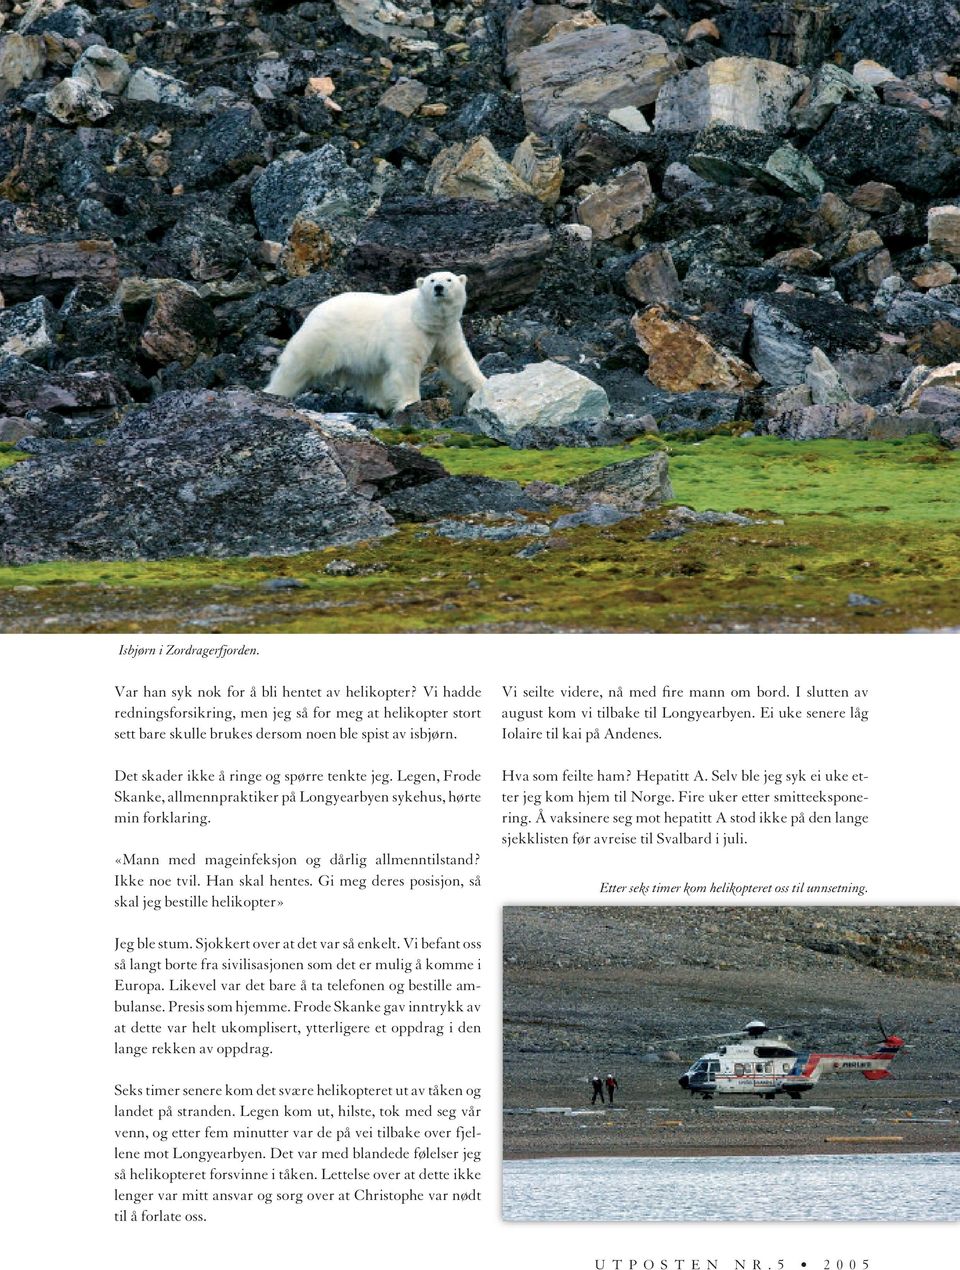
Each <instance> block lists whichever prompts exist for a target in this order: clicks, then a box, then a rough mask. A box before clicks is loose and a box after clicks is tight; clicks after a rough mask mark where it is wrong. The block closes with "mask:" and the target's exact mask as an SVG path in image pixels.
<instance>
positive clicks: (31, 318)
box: [0, 295, 59, 366]
mask: <svg viewBox="0 0 960 1270" xmlns="http://www.w3.org/2000/svg"><path fill="white" fill-rule="evenodd" d="M58 326H59V323H58V321H57V314H56V310H55V309H54V307H53V305H52V304H51V303H50V301H49V300H48V299H47V298H46V297H45V296H42V295H38V296H37V297H36V299H34V300H30V301H28V302H27V303H26V304H15V305H14V306H13V307H12V308H10V309H0V353H2V354H3V355H4V356H5V357H11V356H12V357H22V358H23V359H24V361H28V362H37V363H38V364H39V365H41V366H44V365H46V364H47V362H48V361H49V358H50V353H51V352H52V351H53V348H54V346H55V344H56V339H57V327H58Z"/></svg>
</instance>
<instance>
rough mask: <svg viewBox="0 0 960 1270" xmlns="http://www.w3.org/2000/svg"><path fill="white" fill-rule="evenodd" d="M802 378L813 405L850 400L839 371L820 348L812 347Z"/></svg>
mask: <svg viewBox="0 0 960 1270" xmlns="http://www.w3.org/2000/svg"><path fill="white" fill-rule="evenodd" d="M804 380H805V382H806V384H807V387H808V388H809V389H810V396H811V398H812V401H813V404H814V405H815V406H839V405H843V404H844V403H845V402H848V401H850V400H851V397H850V394H849V392H847V389H846V387H845V386H844V383H843V380H842V379H841V378H840V373H839V371H838V370H837V368H836V367H835V366H834V364H833V363H832V362H831V360H830V358H829V357H828V356H827V355H826V353H825V352H824V351H823V350H822V349H820V348H816V347H814V348H813V349H812V351H811V354H810V361H809V362H808V363H807V370H806V374H805V376H804Z"/></svg>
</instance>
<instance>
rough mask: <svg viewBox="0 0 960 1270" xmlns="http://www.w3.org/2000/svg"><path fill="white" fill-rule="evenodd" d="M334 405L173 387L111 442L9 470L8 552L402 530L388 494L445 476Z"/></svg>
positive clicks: (234, 543) (98, 551)
mask: <svg viewBox="0 0 960 1270" xmlns="http://www.w3.org/2000/svg"><path fill="white" fill-rule="evenodd" d="M407 462H408V456H407V452H406V451H405V448H404V447H387V446H384V445H382V444H380V443H379V442H378V441H376V440H374V439H373V438H372V437H370V436H369V435H367V434H366V433H362V432H359V431H357V429H355V428H353V427H352V426H351V425H350V424H349V423H348V422H345V421H344V420H343V419H342V418H338V417H336V416H327V415H318V414H314V413H312V412H310V411H303V410H297V409H295V408H294V407H292V406H291V405H289V404H288V403H286V402H281V401H279V400H278V399H277V398H275V397H268V396H266V395H265V394H261V393H257V392H251V391H249V390H246V389H229V390H227V391H222V392H208V391H194V392H174V393H167V394H165V395H164V396H162V397H160V398H158V399H157V400H156V401H155V402H153V403H152V404H151V405H150V406H147V407H144V408H140V409H137V410H134V411H132V412H130V413H129V414H128V415H127V416H126V418H125V419H124V420H123V422H122V423H121V424H120V425H119V426H118V427H116V428H115V429H113V431H111V432H110V433H109V434H108V435H107V436H106V437H105V439H104V441H103V444H101V445H93V444H74V445H71V446H70V447H62V448H60V449H59V450H57V451H55V452H52V453H47V454H45V455H43V457H39V458H36V459H33V460H30V461H27V462H23V463H18V464H16V465H14V467H12V468H10V469H8V470H7V471H6V472H5V473H4V475H3V479H2V481H0V559H3V560H4V561H5V562H6V563H12V564H25V563H29V562H32V561H39V560H62V559H86V560H118V559H147V560H156V559H163V558H165V557H169V556H186V555H203V556H213V557H223V556H233V555H241V556H242V555H292V554H295V553H297V552H301V551H309V550H314V549H317V548H320V547H327V546H334V545H338V546H339V545H343V544H347V543H354V542H359V541H362V540H364V539H368V538H377V537H381V536H383V535H384V534H387V533H389V532H390V531H391V526H392V523H393V522H392V518H391V517H390V515H389V514H388V513H387V511H386V510H385V509H384V508H383V507H382V506H381V505H380V504H379V502H378V501H377V495H379V494H381V493H383V492H385V491H388V490H390V489H391V488H397V487H402V486H403V485H406V484H411V483H417V482H419V481H423V480H434V479H436V478H437V477H438V476H442V475H443V474H444V473H443V469H442V468H441V467H440V465H439V464H436V463H430V462H429V460H420V459H419V456H418V464H419V465H418V466H417V467H416V468H415V469H413V470H408V471H405V464H407Z"/></svg>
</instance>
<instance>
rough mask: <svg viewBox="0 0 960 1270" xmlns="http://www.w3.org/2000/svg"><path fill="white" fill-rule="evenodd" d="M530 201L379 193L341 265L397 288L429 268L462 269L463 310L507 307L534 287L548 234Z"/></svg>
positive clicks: (360, 277) (359, 279) (376, 285)
mask: <svg viewBox="0 0 960 1270" xmlns="http://www.w3.org/2000/svg"><path fill="white" fill-rule="evenodd" d="M542 214H543V209H542V208H541V206H540V204H539V203H537V202H536V201H535V200H533V199H511V200H509V201H507V202H503V203H482V202H480V201H479V200H476V199H446V198H435V199H433V198H426V197H423V198H385V199H384V200H383V202H382V203H381V204H380V207H379V208H378V209H377V211H376V213H375V214H374V215H373V216H370V217H369V218H368V219H367V220H366V221H364V222H363V224H362V225H361V226H360V228H359V231H358V237H357V243H356V246H355V247H354V248H353V249H352V251H351V252H350V254H349V257H348V260H347V265H348V268H349V270H350V274H351V276H352V277H353V278H354V279H355V282H356V284H357V285H358V286H360V287H364V286H365V287H367V288H368V289H370V290H378V291H379V290H385V289H389V290H391V291H402V290H404V289H405V288H407V287H410V286H412V285H413V280H414V278H416V277H417V275H418V274H425V273H429V272H430V271H431V270H435V269H449V270H450V271H451V272H453V273H465V274H466V275H467V279H468V292H469V295H468V303H469V305H470V307H471V308H474V307H477V308H482V309H496V310H499V309H509V308H513V307H514V306H515V305H517V304H521V303H523V301H524V300H526V299H528V298H529V297H530V296H531V295H532V294H533V293H534V291H535V290H536V287H537V284H538V282H539V281H540V275H541V273H542V271H543V267H544V262H545V261H546V259H547V257H548V256H549V254H550V249H551V246H552V239H551V236H550V232H549V230H547V229H546V228H545V226H544V225H543V224H541V222H540V218H541V216H542Z"/></svg>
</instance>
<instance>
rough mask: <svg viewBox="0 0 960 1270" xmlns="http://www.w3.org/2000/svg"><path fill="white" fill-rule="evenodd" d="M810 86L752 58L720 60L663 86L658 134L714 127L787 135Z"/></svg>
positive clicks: (790, 72)
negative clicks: (798, 102) (792, 109)
mask: <svg viewBox="0 0 960 1270" xmlns="http://www.w3.org/2000/svg"><path fill="white" fill-rule="evenodd" d="M807 83H808V80H807V77H806V76H805V75H802V74H801V73H800V72H799V71H796V70H793V69H792V68H791V67H789V66H781V65H780V64H779V63H778V62H768V61H765V60H763V59H762V58H756V57H720V58H717V60H716V61H712V62H707V64H706V65H705V66H697V67H695V68H694V69H693V70H692V71H687V72H686V74H684V75H679V76H677V78H675V79H672V80H670V81H669V82H668V83H666V84H664V86H663V88H662V90H661V91H660V95H659V96H658V97H657V111H656V117H655V120H654V126H655V127H656V130H657V131H658V132H700V131H702V130H703V129H704V128H707V127H709V126H710V124H712V123H720V124H727V125H729V126H730V127H733V128H742V129H744V130H745V131H747V132H763V133H770V132H786V130H787V129H788V128H789V126H790V107H791V106H792V105H793V103H794V102H795V101H796V99H797V98H798V97H799V96H800V94H801V93H802V92H803V90H804V89H805V88H806V86H807Z"/></svg>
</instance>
